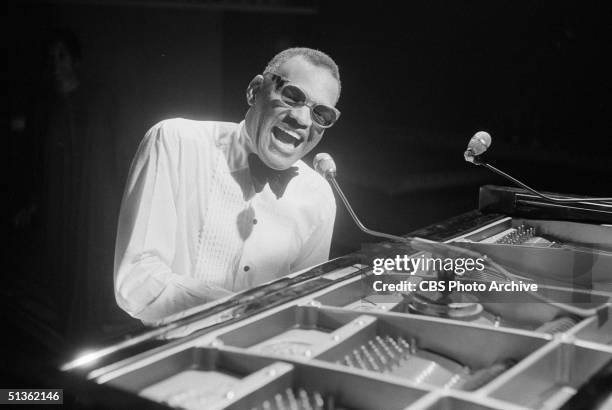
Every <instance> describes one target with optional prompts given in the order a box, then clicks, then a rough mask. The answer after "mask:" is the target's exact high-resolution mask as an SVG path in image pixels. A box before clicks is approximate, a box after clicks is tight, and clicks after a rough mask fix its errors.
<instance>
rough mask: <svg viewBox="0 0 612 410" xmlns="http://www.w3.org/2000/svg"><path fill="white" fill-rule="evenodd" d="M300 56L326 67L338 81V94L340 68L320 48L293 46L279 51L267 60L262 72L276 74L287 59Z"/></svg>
mask: <svg viewBox="0 0 612 410" xmlns="http://www.w3.org/2000/svg"><path fill="white" fill-rule="evenodd" d="M297 56H300V57H302V58H304V59H305V60H306V61H308V62H309V63H310V64H313V65H316V66H319V67H324V68H327V69H328V70H329V72H330V74H331V75H332V77H334V78H335V79H336V81H338V94H340V88H341V84H340V70H339V69H338V65H337V64H336V62H335V61H334V60H333V59H332V58H331V57H330V56H328V55H327V54H325V53H324V52H322V51H320V50H315V49H312V48H308V47H293V48H288V49H286V50H283V51H281V52H280V53H278V54H277V55H275V56H274V57H272V60H270V62H268V65H267V66H266V68H265V70H264V74H267V73H273V74H278V72H277V71H278V68H279V67H280V66H281V65H283V63H285V62H286V61H287V60H289V59H291V58H293V57H297Z"/></svg>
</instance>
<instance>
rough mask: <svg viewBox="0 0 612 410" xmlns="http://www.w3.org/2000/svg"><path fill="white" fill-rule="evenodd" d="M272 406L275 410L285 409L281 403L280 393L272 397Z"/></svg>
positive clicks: (281, 396)
mask: <svg viewBox="0 0 612 410" xmlns="http://www.w3.org/2000/svg"><path fill="white" fill-rule="evenodd" d="M274 404H275V405H276V408H277V409H284V408H285V403H284V402H283V395H282V394H280V393H276V394H275V395H274Z"/></svg>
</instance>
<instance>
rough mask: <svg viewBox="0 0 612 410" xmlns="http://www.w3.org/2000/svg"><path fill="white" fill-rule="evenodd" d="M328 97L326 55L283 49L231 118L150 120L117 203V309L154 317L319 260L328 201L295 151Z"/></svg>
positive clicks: (330, 79)
mask: <svg viewBox="0 0 612 410" xmlns="http://www.w3.org/2000/svg"><path fill="white" fill-rule="evenodd" d="M339 96H340V76H339V72H338V67H337V65H336V64H335V63H334V61H333V60H332V59H331V58H330V57H329V56H327V55H326V54H324V53H322V52H320V51H317V50H312V49H307V48H292V49H287V50H285V51H283V52H281V53H279V54H278V55H276V56H275V57H274V58H273V59H272V60H271V61H270V63H269V64H268V66H267V67H266V69H265V70H264V73H263V75H256V76H255V77H254V78H253V80H251V82H250V83H249V85H248V87H247V93H246V97H247V103H248V104H249V106H250V108H249V109H248V112H247V113H246V116H245V119H244V121H243V122H241V123H240V124H235V123H227V122H210V121H202V122H200V121H189V120H185V119H173V120H167V121H162V122H161V123H159V124H157V125H156V126H154V127H153V128H152V129H151V130H150V131H149V132H148V133H147V135H146V136H145V138H144V140H143V142H142V143H141V145H140V147H139V150H138V152H137V154H136V158H135V159H134V162H133V163H132V168H131V170H130V176H129V178H128V184H127V187H126V191H125V194H124V198H123V203H122V207H121V215H120V218H119V231H118V236H117V245H116V253H115V295H116V299H117V302H118V304H119V305H120V306H121V307H122V308H123V309H124V310H125V311H127V312H128V313H129V314H131V315H132V316H134V317H137V318H139V319H141V320H143V321H145V322H149V323H150V322H157V321H160V320H162V319H163V318H165V317H167V316H169V315H171V314H174V313H177V312H180V311H183V310H184V309H187V308H189V307H193V306H197V305H201V304H203V303H205V302H209V301H212V300H214V299H217V298H220V297H223V296H227V295H229V294H231V293H234V292H238V291H241V290H244V289H247V288H249V287H252V286H255V285H257V284H261V283H263V282H267V281H269V280H272V279H275V278H277V277H280V276H282V275H286V274H288V273H291V272H295V271H298V270H301V269H304V268H307V267H309V266H312V265H316V264H319V263H322V262H324V261H326V260H327V259H328V257H329V247H330V242H331V236H332V230H333V224H334V218H335V210H336V205H335V202H334V197H333V194H332V192H331V189H330V188H329V185H328V184H327V183H326V181H325V180H324V179H323V178H322V177H320V176H319V175H318V174H317V173H316V172H315V171H313V170H312V169H311V168H309V167H308V166H307V165H306V164H305V163H304V162H302V161H301V158H302V157H304V155H306V154H308V153H309V152H310V151H311V150H312V149H314V147H315V146H316V145H317V144H318V143H319V141H320V140H321V138H322V136H323V133H324V131H325V129H326V128H329V127H330V126H332V125H333V124H334V123H335V121H336V120H337V119H338V117H339V115H340V113H339V111H338V110H337V109H336V108H335V107H334V106H335V104H336V103H337V101H338V98H339Z"/></svg>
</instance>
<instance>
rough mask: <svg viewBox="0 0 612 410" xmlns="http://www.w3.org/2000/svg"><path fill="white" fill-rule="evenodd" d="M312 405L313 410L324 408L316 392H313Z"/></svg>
mask: <svg viewBox="0 0 612 410" xmlns="http://www.w3.org/2000/svg"><path fill="white" fill-rule="evenodd" d="M314 405H315V407H314V410H323V406H325V400H323V396H321V393H319V392H318V391H315V392H314Z"/></svg>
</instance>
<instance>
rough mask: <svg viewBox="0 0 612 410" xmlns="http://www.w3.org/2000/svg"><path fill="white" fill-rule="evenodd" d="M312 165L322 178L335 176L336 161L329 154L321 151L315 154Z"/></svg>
mask: <svg viewBox="0 0 612 410" xmlns="http://www.w3.org/2000/svg"><path fill="white" fill-rule="evenodd" d="M312 165H313V167H314V169H315V171H317V172H318V173H319V174H321V175H322V176H323V178H325V179H328V178H329V177H332V178H335V177H336V163H335V162H334V159H333V158H332V157H331V155H329V154H327V153H325V152H321V153H319V154H317V155H315V157H314V160H313V162H312Z"/></svg>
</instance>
